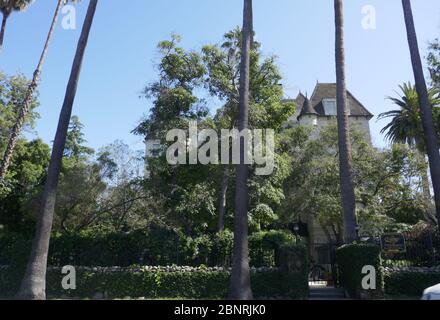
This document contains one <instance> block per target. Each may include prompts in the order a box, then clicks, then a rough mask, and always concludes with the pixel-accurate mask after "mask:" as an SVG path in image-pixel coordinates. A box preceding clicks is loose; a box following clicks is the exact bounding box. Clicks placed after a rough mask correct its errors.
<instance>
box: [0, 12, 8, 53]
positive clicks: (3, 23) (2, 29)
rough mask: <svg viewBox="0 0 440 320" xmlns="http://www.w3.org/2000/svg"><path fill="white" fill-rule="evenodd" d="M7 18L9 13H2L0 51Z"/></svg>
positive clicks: (0, 50)
mask: <svg viewBox="0 0 440 320" xmlns="http://www.w3.org/2000/svg"><path fill="white" fill-rule="evenodd" d="M8 18H9V14H6V13H4V14H3V19H2V27H1V29H0V53H1V52H2V50H3V40H4V38H5V31H6V22H7V21H8Z"/></svg>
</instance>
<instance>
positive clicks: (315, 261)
mask: <svg viewBox="0 0 440 320" xmlns="http://www.w3.org/2000/svg"><path fill="white" fill-rule="evenodd" d="M336 249H337V246H336V244H333V243H314V244H311V245H310V257H309V259H310V260H309V261H310V272H309V285H310V286H326V287H338V267H337V264H336Z"/></svg>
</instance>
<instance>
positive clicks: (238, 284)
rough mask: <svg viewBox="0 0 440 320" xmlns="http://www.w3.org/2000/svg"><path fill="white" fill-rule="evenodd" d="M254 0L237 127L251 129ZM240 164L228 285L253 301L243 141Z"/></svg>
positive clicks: (247, 4)
mask: <svg viewBox="0 0 440 320" xmlns="http://www.w3.org/2000/svg"><path fill="white" fill-rule="evenodd" d="M252 20H253V16H252V0H244V11H243V42H242V52H241V65H240V102H239V112H238V129H239V130H240V131H243V130H246V129H247V128H248V120H249V83H250V54H251V48H252V38H253V29H252V25H253V22H252ZM240 145H241V148H240V164H239V165H237V173H236V191H235V216H234V252H233V257H232V274H231V282H230V285H229V298H230V299H232V300H251V299H252V298H253V296H252V289H251V277H250V270H249V243H248V201H249V188H248V177H249V168H248V166H247V165H246V164H245V163H244V159H245V152H247V150H244V142H243V141H241V142H240Z"/></svg>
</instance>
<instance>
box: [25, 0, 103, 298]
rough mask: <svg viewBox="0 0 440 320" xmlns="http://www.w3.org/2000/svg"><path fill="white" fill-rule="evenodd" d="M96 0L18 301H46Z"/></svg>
mask: <svg viewBox="0 0 440 320" xmlns="http://www.w3.org/2000/svg"><path fill="white" fill-rule="evenodd" d="M97 4H98V0H90V3H89V8H88V10H87V15H86V17H85V20H84V25H83V29H82V32H81V36H80V39H79V42H78V47H77V51H76V54H75V58H74V61H73V66H72V71H71V74H70V79H69V83H68V85H67V89H66V96H65V99H64V104H63V107H62V109H61V113H60V119H59V123H58V128H57V132H56V135H55V141H54V143H53V149H52V155H51V160H50V163H49V169H48V175H47V181H46V184H45V188H44V194H43V200H42V204H41V210H40V214H39V217H38V222H37V227H36V235H35V238H34V241H33V245H32V251H31V254H30V258H29V261H28V265H27V268H26V272H25V275H24V277H23V280H22V283H21V287H20V290H19V293H18V297H19V298H21V299H45V298H46V279H45V278H46V268H47V255H48V250H49V241H50V235H51V230H52V223H53V216H54V209H55V201H56V192H57V186H58V178H59V175H60V171H61V163H62V158H63V153H64V148H65V143H66V139H67V131H68V126H69V122H70V117H71V114H72V107H73V102H74V100H75V95H76V89H77V85H78V81H79V76H80V71H81V65H82V61H83V58H84V53H85V49H86V47H87V41H88V38H89V34H90V29H91V27H92V24H93V18H94V16H95V11H96V6H97Z"/></svg>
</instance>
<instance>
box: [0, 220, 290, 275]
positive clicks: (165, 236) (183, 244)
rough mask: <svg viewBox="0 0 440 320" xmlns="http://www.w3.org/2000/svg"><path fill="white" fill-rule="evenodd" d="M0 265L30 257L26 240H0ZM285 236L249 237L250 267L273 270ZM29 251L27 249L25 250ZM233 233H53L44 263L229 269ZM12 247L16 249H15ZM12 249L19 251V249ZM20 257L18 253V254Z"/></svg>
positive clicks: (12, 236)
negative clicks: (193, 235) (18, 256)
mask: <svg viewBox="0 0 440 320" xmlns="http://www.w3.org/2000/svg"><path fill="white" fill-rule="evenodd" d="M0 240H1V241H0V265H9V264H11V263H12V262H14V261H16V260H17V259H16V257H14V255H16V252H21V251H23V253H22V254H24V256H25V257H27V255H28V254H29V252H30V241H31V240H30V239H25V238H24V237H22V236H18V235H15V234H7V235H3V236H1V235H0ZM293 241H294V237H293V235H291V234H290V233H289V232H285V231H265V232H259V233H255V234H253V235H251V236H250V237H249V248H250V253H249V254H250V259H251V265H252V266H254V267H262V266H266V267H275V266H277V265H278V262H277V250H278V248H279V247H280V246H282V245H288V244H291V243H293ZM27 247H29V248H27ZM232 247H233V234H232V233H231V232H230V231H225V232H223V233H220V234H215V235H203V236H200V237H195V238H191V237H186V236H184V235H181V234H178V233H176V232H174V231H172V230H167V229H163V228H151V229H150V230H147V231H135V232H132V233H130V234H123V233H109V234H90V233H80V234H74V235H70V234H66V235H61V234H54V235H53V236H52V238H51V242H50V248H49V257H48V263H49V265H52V266H64V265H78V266H102V267H111V266H120V267H129V266H131V265H134V264H142V265H156V266H167V265H173V264H176V265H188V266H199V265H201V264H203V265H207V266H225V267H226V266H230V262H231V259H230V257H231V255H232ZM14 248H15V249H14ZM17 248H21V249H20V250H18V249H17ZM20 254H21V253H20Z"/></svg>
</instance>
